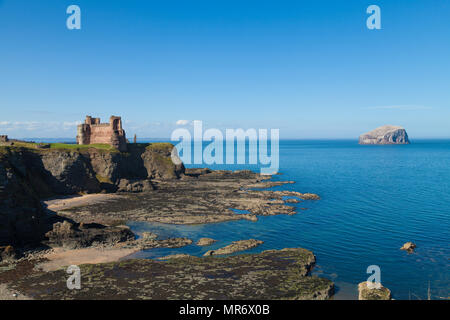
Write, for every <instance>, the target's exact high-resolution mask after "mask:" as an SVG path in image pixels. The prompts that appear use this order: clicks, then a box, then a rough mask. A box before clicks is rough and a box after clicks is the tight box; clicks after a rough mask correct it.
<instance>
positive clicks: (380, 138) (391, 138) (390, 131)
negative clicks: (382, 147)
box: [359, 125, 409, 144]
mask: <svg viewBox="0 0 450 320" xmlns="http://www.w3.org/2000/svg"><path fill="white" fill-rule="evenodd" d="M359 144H409V139H408V134H407V133H406V130H405V129H404V128H402V127H400V126H389V125H387V126H382V127H379V128H376V129H375V130H372V131H370V132H367V133H365V134H362V135H361V136H360V137H359Z"/></svg>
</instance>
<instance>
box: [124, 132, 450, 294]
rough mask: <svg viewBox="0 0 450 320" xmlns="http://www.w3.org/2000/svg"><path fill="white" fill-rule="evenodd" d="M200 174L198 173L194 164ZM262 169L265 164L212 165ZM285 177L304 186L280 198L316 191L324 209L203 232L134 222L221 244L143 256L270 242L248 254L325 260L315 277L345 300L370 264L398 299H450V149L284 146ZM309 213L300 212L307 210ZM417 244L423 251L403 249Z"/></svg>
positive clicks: (433, 143)
mask: <svg viewBox="0 0 450 320" xmlns="http://www.w3.org/2000/svg"><path fill="white" fill-rule="evenodd" d="M191 167H192V166H191ZM209 167H210V168H212V169H232V170H237V169H248V168H250V169H257V167H255V166H245V165H240V166H225V165H224V166H209ZM280 172H281V173H282V175H280V176H276V177H275V178H274V179H280V180H294V181H296V183H295V184H288V185H284V186H281V187H275V188H273V189H274V190H277V189H278V190H295V191H299V192H313V193H317V194H319V195H320V196H321V197H322V200H320V201H305V202H301V203H298V204H292V205H293V206H296V207H297V208H299V210H298V213H297V214H296V215H293V216H285V215H279V216H271V217H259V220H258V221H257V222H251V221H247V220H242V221H231V222H224V223H217V224H208V225H196V226H174V225H163V224H148V223H136V222H132V223H130V226H131V228H132V230H134V231H136V232H142V231H153V232H156V233H157V234H159V235H160V236H161V237H162V238H164V237H188V238H191V239H192V240H194V242H195V241H196V240H198V239H199V238H201V237H211V238H214V239H217V240H219V241H218V242H216V243H215V244H213V245H212V246H209V247H198V246H196V245H195V244H193V245H190V246H187V247H184V248H178V249H151V250H147V251H144V252H140V253H138V254H136V255H134V257H145V258H154V257H158V256H163V255H167V254H173V253H188V254H192V255H198V256H200V255H202V254H203V253H205V252H206V251H207V250H211V249H215V248H219V247H222V246H225V245H227V244H229V243H231V242H232V241H236V240H242V239H250V238H255V239H259V240H263V241H264V244H263V245H261V246H259V247H257V248H254V249H251V250H248V251H246V252H259V251H262V250H267V249H282V248H285V247H303V248H307V249H310V250H312V251H313V252H314V253H315V254H316V256H317V267H316V268H315V270H314V273H316V274H318V275H321V276H324V277H327V278H329V279H331V280H333V281H334V282H335V283H336V286H337V290H338V292H337V294H336V297H335V298H336V299H350V298H353V299H356V298H357V284H358V283H359V282H361V281H365V280H366V279H367V277H368V276H369V275H368V274H366V269H367V267H368V266H369V265H378V266H379V267H380V268H381V282H382V283H383V285H384V286H386V287H388V288H389V289H391V291H392V293H393V297H394V298H396V299H419V298H420V299H427V290H428V287H430V290H431V296H432V298H434V299H439V298H440V297H449V296H450V294H449V287H450V277H449V276H448V271H449V266H450V263H449V259H450V246H449V236H450V141H444V140H424V141H413V144H411V145H406V146H359V145H358V144H357V142H356V141H294V140H286V141H281V142H280ZM304 207H306V208H308V210H300V208H304ZM407 241H413V242H415V243H416V244H417V249H416V252H415V253H413V254H407V253H406V252H404V251H401V250H399V248H400V247H401V246H402V245H403V243H405V242H407Z"/></svg>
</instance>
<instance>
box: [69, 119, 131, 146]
mask: <svg viewBox="0 0 450 320" xmlns="http://www.w3.org/2000/svg"><path fill="white" fill-rule="evenodd" d="M77 144H109V145H111V146H113V147H114V148H116V149H118V150H119V151H126V150H127V139H126V136H125V130H123V128H122V119H121V117H116V116H111V117H110V119H109V123H101V122H100V118H92V117H91V116H86V120H85V121H84V123H83V124H80V125H78V128H77Z"/></svg>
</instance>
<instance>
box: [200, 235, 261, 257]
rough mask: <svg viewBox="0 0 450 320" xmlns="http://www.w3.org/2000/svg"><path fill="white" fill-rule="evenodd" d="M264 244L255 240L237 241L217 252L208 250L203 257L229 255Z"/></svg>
mask: <svg viewBox="0 0 450 320" xmlns="http://www.w3.org/2000/svg"><path fill="white" fill-rule="evenodd" d="M263 243H264V242H263V241H261V240H255V239H249V240H239V241H234V242H232V243H231V244H230V245H228V246H226V247H223V248H220V249H217V250H209V251H208V252H206V253H205V254H204V256H206V257H208V256H216V255H223V254H230V253H234V252H239V251H244V250H248V249H251V248H255V247H257V246H259V245H261V244H263Z"/></svg>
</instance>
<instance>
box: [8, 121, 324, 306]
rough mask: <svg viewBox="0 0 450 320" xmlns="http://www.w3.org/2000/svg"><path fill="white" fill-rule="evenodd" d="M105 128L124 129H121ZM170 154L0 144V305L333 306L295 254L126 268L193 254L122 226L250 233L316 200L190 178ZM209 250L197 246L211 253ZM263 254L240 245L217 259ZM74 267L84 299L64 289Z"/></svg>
mask: <svg viewBox="0 0 450 320" xmlns="http://www.w3.org/2000/svg"><path fill="white" fill-rule="evenodd" d="M111 119H112V120H111V121H112V122H111V123H112V125H114V126H117V125H118V126H119V127H120V122H117V121H118V120H117V118H111ZM97 122H99V121H97V120H95V121H91V123H92V125H91V127H89V126H86V125H85V126H83V130H84V131H83V132H84V133H85V134H86V132H92V128H93V127H94V126H95V125H99V128H100V127H101V128H103V126H102V125H101V124H98V123H97ZM105 127H106V126H105ZM89 130H91V131H89ZM99 130H100V129H99ZM105 130H106V129H105ZM108 130H110V129H108ZM120 130H122V129H120ZM110 131H111V130H110ZM111 132H112V133H113V135H115V136H117V133H114V132H115V131H114V130H112V131H111ZM120 132H122V131H120ZM85 136H86V135H85ZM123 136H124V133H123ZM91 138H92V137H91ZM85 140H86V139H85ZM120 141H122V140H120ZM113 142H114V143H115V142H117V137H116V139H115V140H114V141H113ZM119 149H121V150H124V151H121V150H119ZM172 150H173V145H171V144H169V143H147V144H138V143H127V144H126V145H125V146H124V145H121V146H120V148H118V147H115V146H114V145H111V144H109V143H95V144H86V145H84V144H78V145H69V144H60V143H55V144H46V145H45V147H43V146H42V144H36V143H29V142H23V141H12V140H5V141H4V142H3V143H0V254H1V255H0V257H1V258H0V299H8V298H10V299H14V298H16V297H18V298H31V299H87V298H89V299H326V298H329V297H331V295H332V294H333V283H332V282H331V281H329V280H327V279H322V278H318V277H315V276H310V275H309V271H310V270H311V268H312V267H313V266H314V263H315V257H314V254H313V253H312V252H310V251H308V250H304V249H300V248H296V249H285V250H278V251H276V250H269V251H264V252H262V253H258V254H239V255H235V256H225V257H224V256H222V257H215V256H207V257H192V256H188V255H178V256H176V259H174V258H173V257H167V261H155V260H149V259H131V260H130V259H125V260H122V259H124V258H126V256H128V255H130V254H132V253H135V252H138V251H140V250H148V249H152V248H179V247H183V246H187V245H191V244H192V243H193V241H192V240H191V239H187V238H168V239H159V238H158V235H156V234H151V233H144V234H142V235H141V236H138V235H136V234H134V233H133V232H132V231H131V230H130V229H129V228H128V227H127V226H126V225H125V224H126V223H127V222H129V221H148V222H162V223H172V224H199V223H213V222H220V221H231V220H239V219H246V220H249V221H253V222H257V220H258V216H262V215H277V214H287V215H291V214H296V209H295V207H293V206H291V205H289V203H290V201H287V200H285V197H286V196H289V197H291V198H292V197H295V198H296V199H297V201H298V202H300V201H314V200H318V199H320V198H319V196H317V195H315V194H311V193H299V192H295V191H273V190H269V188H270V187H273V186H278V185H282V184H290V183H292V182H291V181H286V182H283V181H277V182H274V181H270V177H268V176H261V175H259V174H257V173H253V172H251V171H234V172H233V171H213V170H209V169H186V168H185V167H184V166H183V165H182V164H181V165H175V164H174V163H173V162H172V160H171V156H173V155H172ZM258 189H260V190H258ZM233 209H237V210H245V211H247V212H248V213H247V214H236V213H235V212H234V211H233ZM206 240H207V241H202V242H200V243H199V244H198V245H206V246H207V245H208V243H210V244H211V243H212V242H214V240H212V239H206ZM219 240H220V239H219ZM260 243H261V241H258V240H254V239H251V240H243V241H237V242H235V243H234V244H232V245H231V246H228V247H225V248H222V249H220V250H217V252H215V254H228V253H231V252H236V251H240V250H248V249H249V248H252V247H255V246H257V245H258V244H260ZM221 250H222V251H223V252H222V251H221ZM72 264H75V265H78V266H80V268H81V272H82V276H83V288H82V290H73V291H71V290H68V289H67V287H66V280H67V273H66V272H65V268H67V266H69V265H72ZM174 275H177V276H174ZM181 275H183V276H181ZM194 278H195V279H197V280H196V281H195V282H194V283H193V282H192V281H191V280H192V279H194ZM167 288H171V289H170V290H167ZM118 292H121V294H118Z"/></svg>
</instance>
